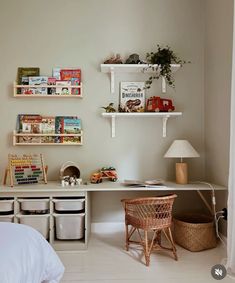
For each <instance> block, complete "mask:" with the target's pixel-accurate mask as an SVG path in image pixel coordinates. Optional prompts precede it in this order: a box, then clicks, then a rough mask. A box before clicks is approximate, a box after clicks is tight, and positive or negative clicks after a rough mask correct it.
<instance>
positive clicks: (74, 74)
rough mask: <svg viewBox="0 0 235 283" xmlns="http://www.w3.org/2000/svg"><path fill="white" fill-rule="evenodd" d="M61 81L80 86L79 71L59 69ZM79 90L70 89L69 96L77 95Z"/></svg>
mask: <svg viewBox="0 0 235 283" xmlns="http://www.w3.org/2000/svg"><path fill="white" fill-rule="evenodd" d="M60 77H61V80H65V81H71V85H80V84H81V69H69V68H68V69H61V70H60ZM80 93H81V92H80V89H79V88H72V89H71V94H75V95H76V94H77V95H79V94H80Z"/></svg>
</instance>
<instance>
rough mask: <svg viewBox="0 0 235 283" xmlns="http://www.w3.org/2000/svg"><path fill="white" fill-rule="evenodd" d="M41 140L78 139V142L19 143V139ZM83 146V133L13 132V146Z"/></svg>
mask: <svg viewBox="0 0 235 283" xmlns="http://www.w3.org/2000/svg"><path fill="white" fill-rule="evenodd" d="M20 137H21V138H23V137H26V138H29V137H32V138H33V137H34V138H37V137H38V138H43V137H80V142H71V143H68V142H67V143H56V142H51V143H49V142H20V141H19V138H20ZM82 144H83V131H81V133H80V134H31V133H17V132H16V131H13V145H14V146H16V145H39V146H41V145H55V146H71V145H73V146H74V145H82Z"/></svg>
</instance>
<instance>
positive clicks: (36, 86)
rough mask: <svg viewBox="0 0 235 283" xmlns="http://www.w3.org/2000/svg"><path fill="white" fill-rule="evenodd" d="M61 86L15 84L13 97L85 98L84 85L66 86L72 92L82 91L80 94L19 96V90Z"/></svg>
mask: <svg viewBox="0 0 235 283" xmlns="http://www.w3.org/2000/svg"><path fill="white" fill-rule="evenodd" d="M56 87H61V86H56V85H18V84H17V83H16V82H14V84H13V96H14V97H16V98H39V97H40V98H83V96H82V87H83V86H82V83H80V85H68V86H67V85H66V86H65V87H66V88H68V89H69V90H70V91H71V89H80V94H71V93H69V94H19V93H17V90H18V89H20V90H22V89H23V88H26V89H27V88H35V89H37V88H46V89H48V88H56Z"/></svg>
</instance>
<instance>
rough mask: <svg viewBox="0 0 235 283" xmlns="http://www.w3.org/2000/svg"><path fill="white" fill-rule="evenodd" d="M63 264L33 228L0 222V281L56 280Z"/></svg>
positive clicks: (30, 282) (47, 282)
mask: <svg viewBox="0 0 235 283" xmlns="http://www.w3.org/2000/svg"><path fill="white" fill-rule="evenodd" d="M63 273H64V266H63V264H62V263H61V261H60V259H59V257H58V256H57V254H56V253H55V251H54V250H53V249H52V247H51V246H50V245H49V243H48V242H47V241H46V240H45V239H44V238H43V237H42V236H41V234H40V233H39V232H37V231H36V230H34V229H32V228H30V227H28V226H25V225H22V224H13V223H4V222H0V283H42V282H43V283H58V282H60V279H61V278H62V276H63Z"/></svg>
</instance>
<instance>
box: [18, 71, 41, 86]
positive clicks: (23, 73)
mask: <svg viewBox="0 0 235 283" xmlns="http://www.w3.org/2000/svg"><path fill="white" fill-rule="evenodd" d="M39 75H40V68H38V67H19V68H18V71H17V83H18V84H19V85H21V84H22V77H30V76H31V77H32V76H39Z"/></svg>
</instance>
